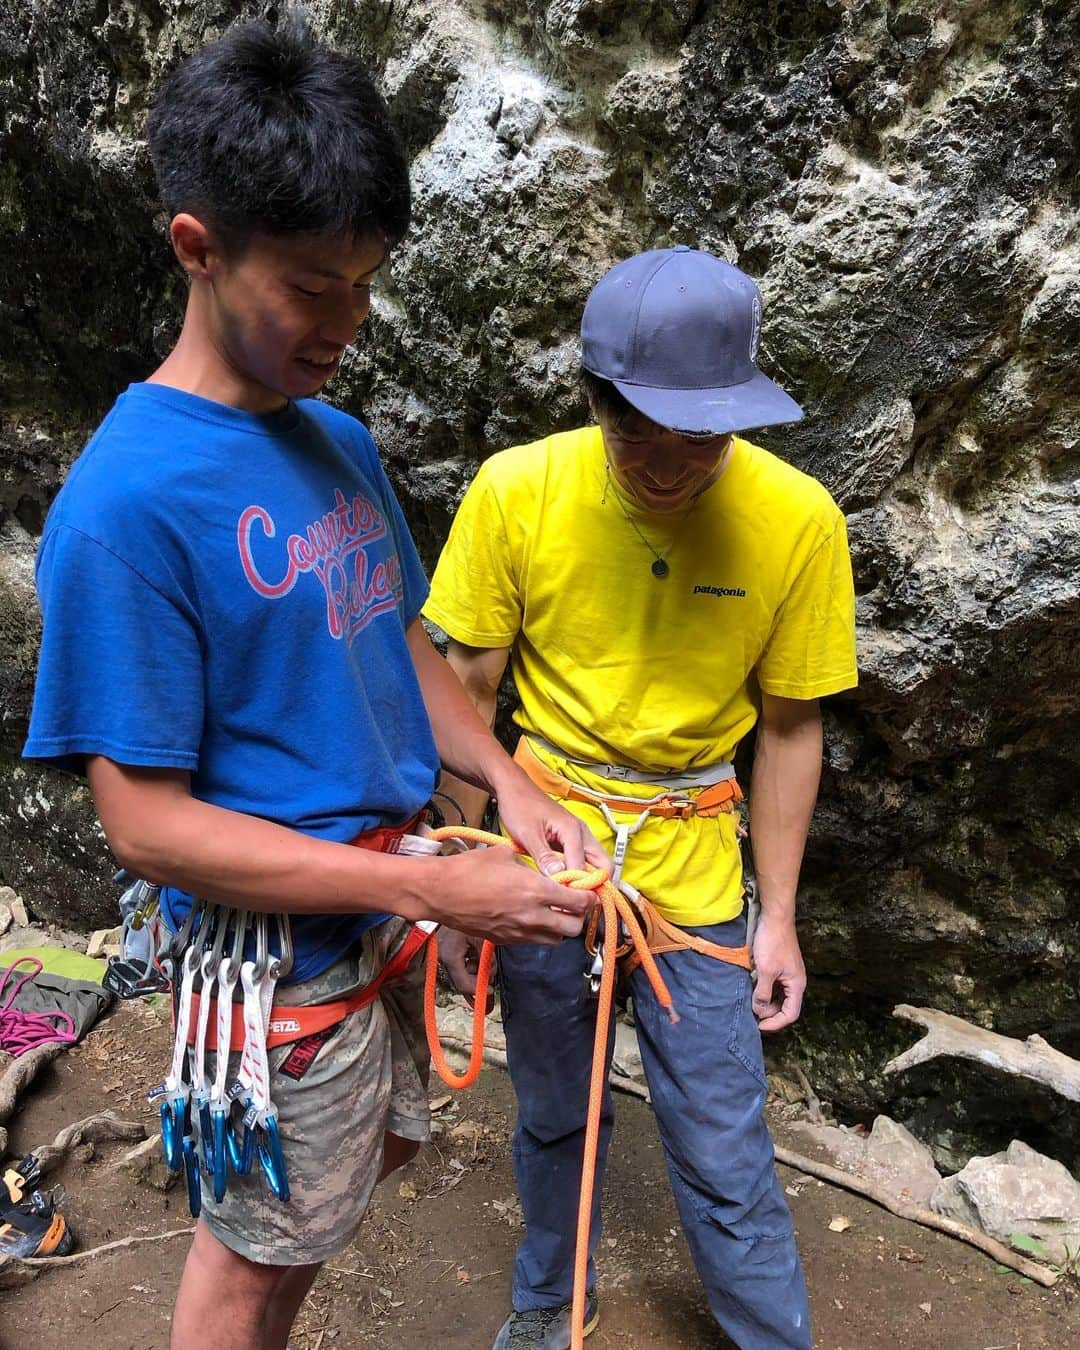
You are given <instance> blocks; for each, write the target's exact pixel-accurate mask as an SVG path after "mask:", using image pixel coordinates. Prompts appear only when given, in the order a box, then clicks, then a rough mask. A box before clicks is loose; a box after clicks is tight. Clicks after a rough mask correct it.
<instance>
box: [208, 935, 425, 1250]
mask: <svg viewBox="0 0 1080 1350" xmlns="http://www.w3.org/2000/svg"><path fill="white" fill-rule="evenodd" d="M407 931H408V924H407V923H406V922H405V921H404V920H403V919H390V920H388V921H387V922H386V923H382V924H380V925H379V926H378V927H376V928H373V929H372V930H371V931H370V932H368V933H365V934H364V936H363V937H362V938H361V940H360V941H359V942H358V943H357V944H356V947H355V948H354V950H353V952H351V953H350V954H349V956H347V957H346V958H344V959H343V960H341V961H339V962H338V963H337V964H336V965H334V966H332V967H331V968H330V969H329V970H327V971H325V972H324V973H323V974H322V975H319V976H318V977H317V978H315V979H314V980H309V981H307V982H306V983H303V984H295V985H284V986H282V988H280V989H279V990H278V991H277V993H276V995H275V998H274V1002H275V1004H276V1005H280V1004H288V1003H291V1004H310V1003H324V1002H327V1001H329V1000H330V999H335V998H339V997H341V996H343V995H344V994H346V993H348V992H349V991H351V990H353V989H356V988H359V987H360V986H361V985H364V984H367V983H368V981H369V980H371V978H372V977H373V976H374V974H375V973H376V972H377V971H378V970H379V969H381V967H382V966H383V965H384V964H385V962H386V961H387V959H388V958H389V957H390V956H392V955H393V953H394V952H395V951H396V950H397V948H398V947H399V946H400V945H401V943H402V941H403V940H404V937H405V934H406V932H407ZM423 987H424V973H423V961H422V960H421V959H417V960H415V961H414V962H413V964H412V966H411V967H410V969H409V971H408V973H407V974H406V975H405V976H404V977H403V978H402V979H401V980H398V981H395V982H394V983H393V984H392V985H385V986H384V987H383V989H382V990H381V992H380V995H379V997H378V998H377V999H376V1000H375V1002H374V1003H371V1004H369V1006H368V1007H366V1008H361V1009H360V1011H359V1012H355V1013H352V1014H351V1015H350V1016H349V1017H347V1018H346V1019H345V1021H344V1022H342V1023H340V1024H339V1026H338V1027H337V1028H336V1030H335V1032H334V1034H333V1035H332V1036H331V1038H330V1039H329V1040H328V1041H326V1043H325V1044H324V1045H323V1046H322V1047H321V1049H320V1050H319V1052H318V1055H317V1056H316V1057H315V1059H314V1060H313V1061H312V1062H311V1064H310V1066H309V1067H308V1068H307V1069H306V1071H305V1072H304V1074H303V1077H302V1078H300V1079H299V1080H297V1079H295V1078H292V1077H289V1076H287V1075H286V1074H284V1073H282V1072H281V1068H282V1065H283V1064H284V1063H285V1061H286V1060H287V1059H288V1057H289V1055H290V1053H291V1052H292V1050H293V1048H294V1047H293V1046H290V1045H283V1046H279V1047H278V1048H277V1049H275V1050H272V1051H271V1052H270V1095H271V1097H272V1098H273V1102H274V1106H275V1108H276V1110H277V1115H278V1128H279V1130H280V1132H281V1144H282V1149H283V1151H284V1155H285V1165H286V1168H287V1171H288V1178H289V1188H290V1190H291V1196H290V1198H289V1200H288V1202H287V1203H286V1204H282V1203H281V1201H280V1200H278V1199H276V1198H275V1196H274V1195H273V1193H272V1192H271V1190H270V1188H269V1186H268V1185H267V1184H266V1180H265V1178H264V1177H263V1175H262V1172H261V1171H260V1169H259V1166H258V1163H257V1162H256V1164H255V1166H254V1168H253V1169H252V1171H251V1173H250V1174H249V1175H248V1176H246V1177H237V1176H233V1175H232V1174H231V1173H230V1176H229V1188H228V1190H227V1191H226V1193H225V1198H224V1200H223V1201H222V1202H221V1204H215V1203H214V1197H213V1195H207V1192H206V1189H205V1188H204V1191H203V1209H202V1217H203V1219H204V1220H205V1221H206V1224H207V1227H208V1228H209V1229H210V1231H211V1232H212V1233H213V1234H214V1236H215V1237H216V1238H218V1239H219V1240H220V1241H221V1242H223V1243H224V1244H225V1245H226V1246H227V1247H229V1248H231V1249H232V1250H233V1251H234V1252H239V1253H240V1255H241V1256H246V1257H247V1258H248V1260H250V1261H257V1262H259V1263H260V1264H261V1265H273V1266H295V1265H310V1264H314V1263H316V1262H319V1261H325V1260H326V1259H327V1258H328V1257H331V1256H335V1255H336V1254H337V1253H338V1252H340V1251H342V1250H343V1249H344V1248H345V1247H347V1246H348V1245H349V1243H350V1242H351V1241H352V1238H353V1235H354V1234H355V1232H356V1230H357V1228H358V1227H359V1225H360V1220H361V1219H362V1218H363V1216H364V1211H365V1209H366V1208H367V1205H368V1201H369V1200H370V1199H371V1192H372V1190H373V1189H374V1187H375V1179H376V1177H377V1176H378V1175H379V1168H380V1166H381V1164H382V1156H383V1134H384V1133H385V1132H386V1131H387V1130H389V1131H391V1132H392V1133H394V1134H397V1135H401V1136H402V1137H403V1138H405V1139H413V1140H417V1141H419V1142H423V1141H424V1140H426V1139H427V1138H428V1137H429V1134H430V1119H429V1114H428V1099H427V1081H428V1068H429V1060H428V1048H427V1041H426V1039H425V1034H424V1006H423V1005H424V999H423ZM210 1058H211V1059H212V1058H213V1057H212V1056H210ZM231 1058H232V1060H233V1061H235V1063H233V1064H231V1065H230V1076H232V1075H233V1073H234V1070H235V1067H236V1065H237V1064H238V1063H239V1058H240V1057H239V1055H233V1056H231ZM209 1071H210V1072H211V1073H212V1072H213V1069H212V1066H210V1068H209Z"/></svg>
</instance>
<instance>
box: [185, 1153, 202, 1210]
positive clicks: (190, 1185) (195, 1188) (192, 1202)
mask: <svg viewBox="0 0 1080 1350" xmlns="http://www.w3.org/2000/svg"><path fill="white" fill-rule="evenodd" d="M183 1149H184V1172H185V1174H186V1176H187V1202H188V1209H189V1210H191V1217H192V1218H193V1219H197V1218H198V1217H199V1214H200V1212H201V1211H202V1179H201V1177H200V1176H199V1155H198V1153H196V1151H195V1140H194V1139H193V1138H192V1137H191V1135H190V1134H189V1135H187V1137H186V1138H185V1139H184V1143H183Z"/></svg>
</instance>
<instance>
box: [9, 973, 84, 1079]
mask: <svg viewBox="0 0 1080 1350" xmlns="http://www.w3.org/2000/svg"><path fill="white" fill-rule="evenodd" d="M24 962H30V963H31V964H32V965H33V966H34V967H35V969H34V970H28V971H25V972H24V973H23V975H22V976H21V978H18V979H17V980H16V982H15V987H14V988H13V989H12V990H11V992H10V993H9V994H8V996H7V999H6V1001H5V1002H4V1003H3V1005H0V1050H4V1051H6V1052H7V1053H8V1054H9V1055H12V1056H14V1057H15V1058H16V1059H17V1058H18V1057H19V1055H25V1054H26V1052H27V1051H28V1050H36V1049H37V1047H38V1046H39V1045H48V1044H49V1043H50V1042H51V1041H60V1042H61V1044H63V1045H74V1044H75V1042H76V1041H77V1040H78V1039H79V1038H78V1036H77V1035H76V1034H75V1019H74V1018H73V1017H72V1016H71V1014H70V1013H66V1012H61V1011H60V1009H57V1010H56V1011H55V1012H42V1013H28V1012H23V1011H22V1010H21V1009H20V1008H16V1007H14V1006H13V1004H14V1002H15V998H16V995H17V994H18V992H19V990H20V989H21V988H22V987H23V985H24V984H26V983H27V982H28V981H30V980H33V979H36V978H37V976H38V975H40V974H41V970H42V965H41V962H40V961H39V960H38V959H37V957H36V956H20V957H19V959H18V960H17V961H15V962H13V963H12V964H11V965H10V966H8V968H7V970H5V971H4V974H3V976H0V995H2V994H3V993H4V990H5V988H6V987H7V982H8V977H9V976H12V975H14V973H15V969H16V967H17V966H21V965H22V964H23V963H24ZM54 1020H56V1021H59V1022H66V1023H67V1029H66V1030H62V1029H61V1028H60V1027H59V1026H53V1025H52V1022H53V1021H54Z"/></svg>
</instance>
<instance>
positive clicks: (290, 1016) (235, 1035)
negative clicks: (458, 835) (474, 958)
mask: <svg viewBox="0 0 1080 1350" xmlns="http://www.w3.org/2000/svg"><path fill="white" fill-rule="evenodd" d="M418 819H419V817H417V816H414V817H413V819H412V820H409V821H406V823H405V824H404V825H384V826H380V827H379V828H378V829H374V830H365V831H364V833H363V834H358V835H357V836H356V838H355V839H350V840H349V843H350V844H352V845H354V846H355V847H356V848H366V849H371V850H373V851H374V852H376V853H397V852H398V851H399V849H400V847H401V840H402V838H403V836H404V835H406V834H410V833H411V832H412V831H413V830H415V828H416V823H417V820H418ZM430 936H431V933H430V932H429V931H428V930H426V929H424V928H417V927H413V928H410V929H409V932H408V934H407V936H406V938H405V941H404V942H403V943H402V944H401V946H400V947H399V948H398V949H397V951H396V952H395V953H394V954H393V956H392V957H391V958H390V959H389V961H387V962H386V964H385V965H384V966H383V967H382V969H381V970H380V971H379V972H378V974H377V975H375V976H374V978H373V979H371V980H369V981H368V983H367V984H365V985H364V986H363V987H362V988H360V989H355V990H353V992H352V993H351V994H347V995H346V996H345V998H339V999H335V1000H334V1001H333V1002H331V1003H312V1004H308V1005H307V1006H305V1007H294V1006H293V1005H292V1004H289V1003H275V1004H274V1006H273V1007H272V1008H271V1009H270V1031H269V1034H268V1035H267V1037H266V1048H267V1049H268V1050H273V1049H274V1048H275V1046H278V1045H291V1044H292V1043H293V1042H294V1041H302V1040H304V1038H305V1037H307V1036H314V1035H316V1034H317V1033H318V1032H320V1031H325V1030H326V1029H327V1027H332V1026H335V1025H336V1024H337V1023H338V1022H343V1021H344V1020H345V1018H346V1017H348V1016H349V1014H350V1013H354V1012H359V1011H360V1009H361V1008H366V1007H367V1006H368V1005H369V1004H370V1003H374V1002H375V1000H376V999H377V998H378V997H379V991H380V989H381V988H382V987H383V985H384V984H388V983H389V982H390V981H391V980H397V979H400V978H401V976H402V975H404V974H405V972H406V971H407V970H408V969H409V967H410V966H411V965H412V963H413V960H414V958H415V957H416V956H417V955H418V953H419V952H420V951H421V949H422V948H423V946H424V944H425V943H426V942H427V940H428V938H429V937H430ZM198 1011H199V995H198V994H195V995H193V996H192V1001H191V1020H190V1024H189V1027H188V1044H189V1045H194V1044H195V1029H196V1027H197V1026H198V1016H197V1014H198ZM216 1021H217V1019H216V1018H215V1017H214V1016H213V1015H211V1017H210V1021H209V1024H208V1025H207V1028H206V1048H207V1049H208V1050H216V1049H217V1026H216ZM243 1048H244V1008H243V1004H240V1003H235V1004H233V1010H232V1032H231V1035H230V1043H229V1049H230V1050H235V1051H238V1052H239V1051H241V1050H243Z"/></svg>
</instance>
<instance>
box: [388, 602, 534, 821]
mask: <svg viewBox="0 0 1080 1350" xmlns="http://www.w3.org/2000/svg"><path fill="white" fill-rule="evenodd" d="M408 639H409V648H410V650H411V652H412V657H413V662H414V664H415V666H416V673H417V676H418V677H419V680H420V688H421V691H422V692H423V696H424V705H425V707H426V708H427V713H428V717H429V719H430V721H431V729H432V732H433V734H434V736H435V746H436V749H437V750H438V752H439V760H440V762H441V763H442V765H443V767H444V769H446V770H447V771H448V772H449V774H452V775H453V776H454V778H455V779H456V780H457V782H458V784H459V785H460V784H464V785H465V786H466V787H467V788H472V789H473V795H472V798H471V800H472V801H476V800H479V799H481V798H482V799H483V800H484V801H486V798H487V795H488V794H493V795H495V796H498V794H499V790H500V785H501V784H503V783H505V782H507V781H509V780H511V779H513V778H514V777H515V776H516V775H517V774H518V773H519V772H520V771H519V770H518V769H517V768H516V766H515V765H514V763H513V761H512V760H511V759H510V757H509V755H507V753H506V751H505V750H504V749H503V748H502V746H501V745H499V743H498V741H497V740H496V739H495V737H494V736H493V735H492V732H491V723H492V722H493V721H494V715H495V707H494V698H492V701H491V707H490V716H489V717H488V719H487V720H485V718H484V717H483V716H482V715H481V714H480V712H478V711H477V708H476V706H475V705H474V701H473V699H471V698H470V697H469V695H468V694H467V693H466V691H465V689H464V688H463V686H462V683H461V680H460V679H459V678H458V676H457V675H456V674H455V673H454V671H453V670H452V669H451V667H450V665H449V663H448V662H447V661H446V660H445V658H444V657H443V656H441V655H440V654H439V652H438V651H436V649H435V647H434V646H433V645H432V643H431V641H430V639H429V638H428V636H427V633H426V632H425V631H424V629H423V626H422V625H421V624H420V622H419V620H417V622H416V623H415V624H413V626H412V627H411V628H410V629H409V633H408ZM452 795H454V796H455V797H456V796H457V794H456V793H454V794H452ZM458 800H460V798H458ZM461 804H462V806H463V807H464V806H465V803H464V802H462V803H461ZM481 810H482V808H481Z"/></svg>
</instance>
